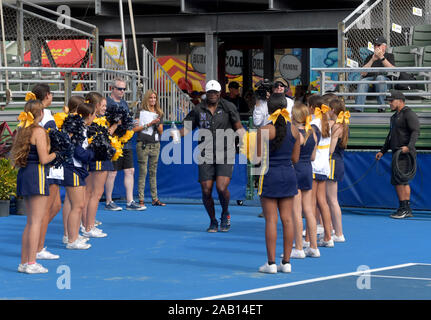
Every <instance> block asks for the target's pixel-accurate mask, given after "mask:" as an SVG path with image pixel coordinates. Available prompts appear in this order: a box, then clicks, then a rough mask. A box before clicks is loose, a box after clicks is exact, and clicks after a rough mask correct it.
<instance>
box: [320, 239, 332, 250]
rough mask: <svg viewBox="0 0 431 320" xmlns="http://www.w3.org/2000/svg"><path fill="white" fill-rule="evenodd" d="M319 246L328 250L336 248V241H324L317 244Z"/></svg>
mask: <svg viewBox="0 0 431 320" xmlns="http://www.w3.org/2000/svg"><path fill="white" fill-rule="evenodd" d="M317 246H319V247H326V248H333V247H334V240H332V239H331V240H329V241H324V240H323V239H322V240H319V241H318V242H317Z"/></svg>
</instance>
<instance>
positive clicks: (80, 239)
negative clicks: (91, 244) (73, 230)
mask: <svg viewBox="0 0 431 320" xmlns="http://www.w3.org/2000/svg"><path fill="white" fill-rule="evenodd" d="M78 240H79V241H81V242H87V241H88V240H90V239H89V238H87V237H83V236H81V235H80V234H79V235H78ZM68 242H69V239H68V237H67V236H63V243H64V244H67V243H68Z"/></svg>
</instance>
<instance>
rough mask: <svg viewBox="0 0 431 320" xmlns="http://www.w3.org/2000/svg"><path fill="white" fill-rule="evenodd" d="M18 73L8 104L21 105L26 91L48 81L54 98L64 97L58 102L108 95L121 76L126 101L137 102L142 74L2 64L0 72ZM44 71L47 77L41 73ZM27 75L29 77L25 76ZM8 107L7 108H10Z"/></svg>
mask: <svg viewBox="0 0 431 320" xmlns="http://www.w3.org/2000/svg"><path fill="white" fill-rule="evenodd" d="M6 71H7V72H8V73H9V74H12V73H14V74H16V75H17V77H16V78H11V79H10V80H9V83H10V88H11V90H12V97H13V99H12V101H11V102H10V103H9V105H8V106H7V107H13V106H22V105H23V100H24V99H23V98H24V97H25V95H26V93H27V92H29V91H31V88H32V87H33V86H34V85H35V84H37V83H47V84H49V85H50V87H51V92H52V94H53V96H54V99H55V98H58V97H61V98H64V99H63V101H58V99H57V104H58V103H60V102H61V103H67V101H68V100H69V98H70V97H71V96H72V95H81V96H83V95H85V94H86V93H88V92H90V91H97V92H99V93H101V94H102V95H104V96H106V95H107V94H109V92H110V90H111V88H110V87H111V84H112V81H113V79H115V78H122V79H124V80H125V81H126V84H127V88H128V90H127V91H126V94H125V98H124V99H125V100H126V101H128V102H135V101H137V99H138V87H137V85H138V80H139V77H140V76H139V75H138V74H137V72H136V71H123V70H112V69H106V68H44V67H28V68H27V67H0V74H5V73H6ZM42 74H45V75H46V76H45V77H42V76H41V75H42ZM26 77H27V79H26ZM5 94H6V88H5V83H4V82H0V96H4V95H5ZM7 107H6V110H7Z"/></svg>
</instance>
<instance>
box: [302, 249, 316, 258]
mask: <svg viewBox="0 0 431 320" xmlns="http://www.w3.org/2000/svg"><path fill="white" fill-rule="evenodd" d="M304 253H305V255H306V256H307V257H311V258H320V251H319V249H317V248H316V249H313V248H306V249H305V250H304Z"/></svg>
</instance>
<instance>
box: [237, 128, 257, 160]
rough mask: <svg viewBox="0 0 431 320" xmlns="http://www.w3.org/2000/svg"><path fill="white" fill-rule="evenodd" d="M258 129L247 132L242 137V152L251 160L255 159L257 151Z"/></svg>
mask: <svg viewBox="0 0 431 320" xmlns="http://www.w3.org/2000/svg"><path fill="white" fill-rule="evenodd" d="M256 141H257V133H256V131H251V132H246V134H244V136H243V137H242V146H241V149H240V152H241V153H242V154H243V155H245V156H246V157H247V159H248V160H249V161H253V159H254V156H255V153H256Z"/></svg>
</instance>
